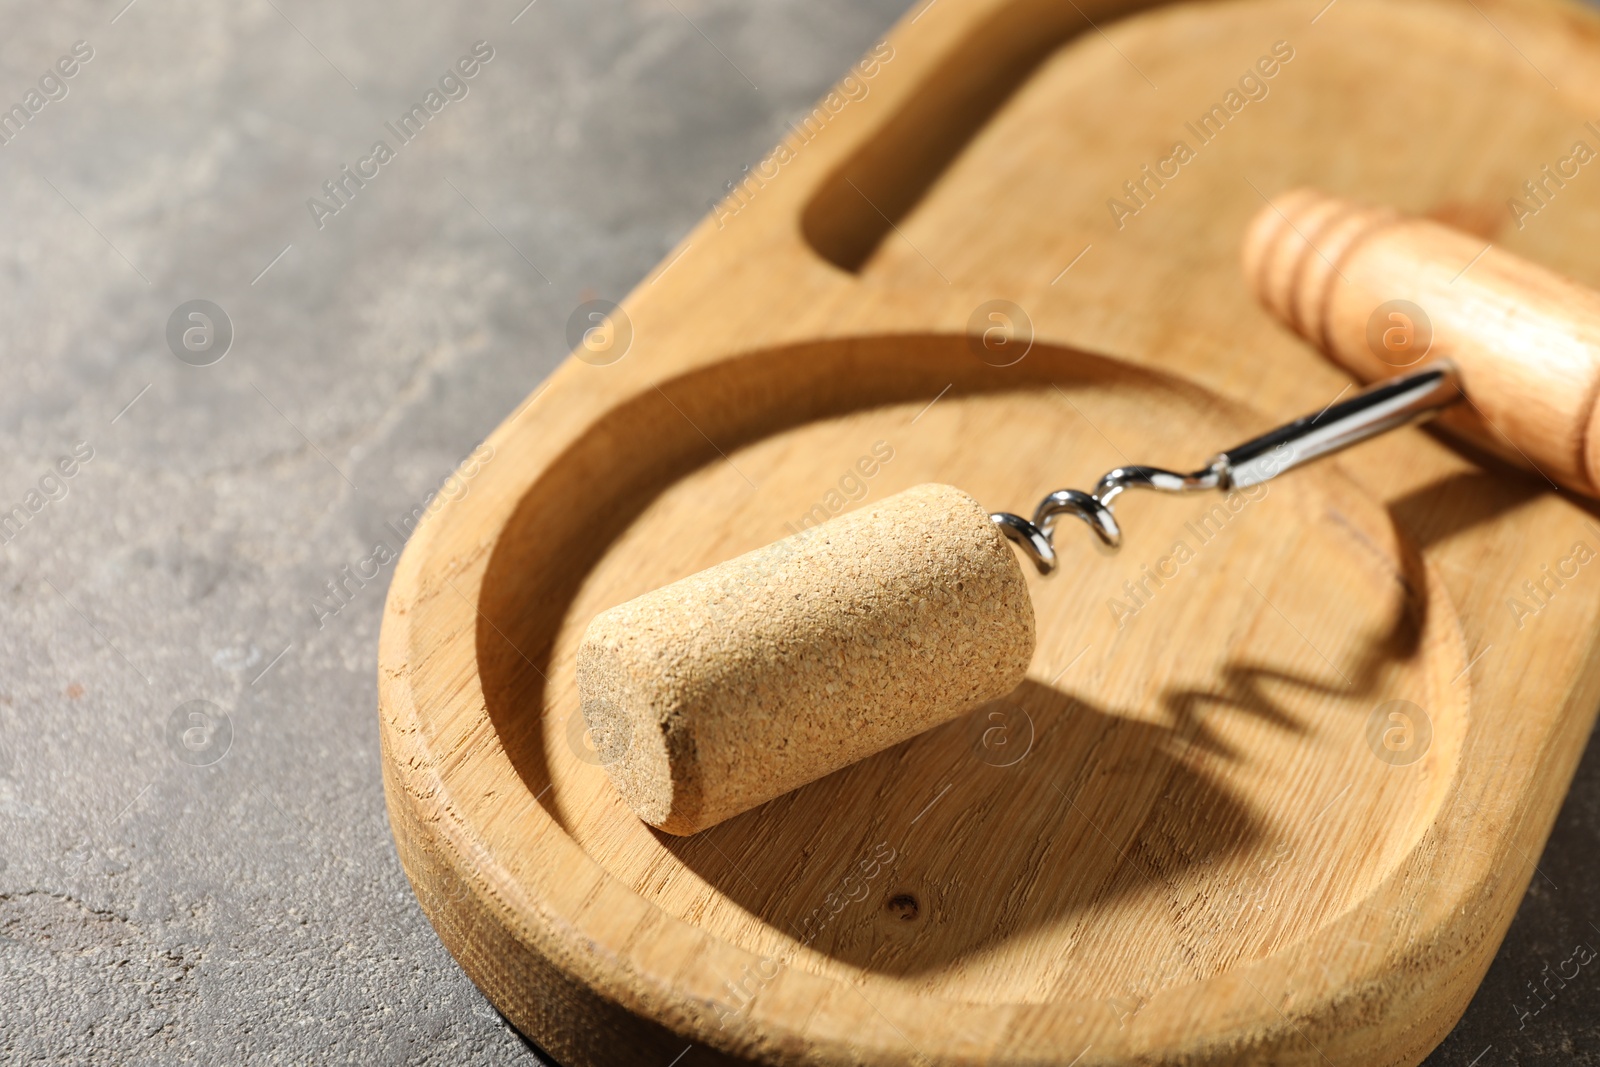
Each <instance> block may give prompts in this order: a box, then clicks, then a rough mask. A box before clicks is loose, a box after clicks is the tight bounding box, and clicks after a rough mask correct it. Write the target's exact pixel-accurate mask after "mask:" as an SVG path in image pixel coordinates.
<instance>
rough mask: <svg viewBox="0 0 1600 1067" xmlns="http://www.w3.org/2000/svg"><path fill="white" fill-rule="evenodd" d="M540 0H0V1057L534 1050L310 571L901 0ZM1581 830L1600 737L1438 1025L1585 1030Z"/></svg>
mask: <svg viewBox="0 0 1600 1067" xmlns="http://www.w3.org/2000/svg"><path fill="white" fill-rule="evenodd" d="M525 2H526V0H495V2H475V0H468V2H461V3H455V4H439V3H424V2H421V0H388V2H380V0H352V2H349V3H344V4H339V5H332V4H317V3H313V2H311V0H250V2H246V3H240V4H218V3H202V2H199V0H133V2H132V3H128V2H127V0H109V2H95V3H89V2H84V0H58V2H55V3H51V4H48V5H41V4H22V3H18V2H15V0H5V2H3V3H0V26H3V27H4V29H3V30H0V106H5V107H9V106H10V105H11V104H12V103H19V104H22V105H23V106H24V108H25V109H26V110H27V113H28V116H29V117H28V120H27V121H26V122H25V123H22V122H20V121H17V120H14V123H15V125H20V126H21V127H22V128H21V131H20V132H15V131H8V130H6V128H5V127H0V132H6V133H7V140H6V143H4V144H0V175H3V179H0V302H3V307H4V316H3V320H0V360H3V363H0V366H3V369H4V373H5V383H6V386H7V388H6V389H5V391H4V393H3V394H0V510H3V511H5V512H10V511H11V509H12V508H13V507H15V506H21V507H22V508H23V512H22V518H21V519H19V520H17V521H15V522H14V523H13V526H12V527H7V528H5V529H4V530H3V538H4V545H3V547H0V605H3V607H0V612H3V622H0V646H3V652H0V1062H6V1063H34V1062H85V1061H91V1060H93V1061H98V1062H114V1063H151V1064H156V1063H160V1064H169V1063H207V1064H210V1063H233V1062H287V1063H324V1062H327V1063H333V1062H356V1063H386V1064H387V1063H452V1064H454V1063H518V1062H520V1063H537V1062H548V1061H547V1060H545V1059H544V1058H543V1057H541V1055H540V1053H539V1052H538V1051H537V1050H536V1049H533V1048H532V1047H531V1046H530V1045H529V1044H528V1043H527V1042H525V1041H524V1040H523V1039H522V1038H521V1037H519V1036H518V1035H517V1034H516V1033H515V1032H514V1031H513V1030H512V1029H511V1028H510V1027H509V1026H507V1024H506V1023H505V1022H504V1021H503V1020H502V1019H501V1018H500V1017H499V1016H498V1015H497V1014H496V1012H495V1011H494V1010H493V1008H492V1007H490V1005H489V1004H488V1003H487V1002H486V1001H485V1000H484V998H483V997H482V995H481V994H479V993H478V992H477V990H476V989H475V988H474V987H473V986H472V984H471V983H470V982H469V981H468V980H467V979H466V977H465V976H464V975H463V974H462V972H461V971H460V970H459V969H458V968H457V967H456V966H455V964H454V962H453V961H452V960H451V958H450V956H449V955H448V953H446V952H445V950H444V949H443V948H442V947H441V945H440V943H439V941H438V939H437V938H436V937H435V936H434V933H433V931H432V929H431V928H430V927H429V925H428V923H427V921H426V920H425V919H424V917H423V916H422V914H421V912H420V911H419V910H418V907H417V904H416V902H415V900H414V898H413V897H412V894H411V891H410V889H409V887H408V885H407V883H406V880H405V876H404V875H403V873H402V872H401V870H400V867H399V864H398V862H397V861H396V858H395V853H394V848H393V845H392V843H391V841H390V837H389V828H388V824H387V820H386V817H385V813H384V806H383V793H382V787H381V783H380V776H379V766H378V746H377V725H376V716H375V712H374V709H375V704H376V693H375V666H376V643H377V632H378V623H379V617H380V612H381V607H382V601H383V595H384V587H385V584H386V582H387V580H388V577H389V573H390V571H391V570H392V567H389V566H382V567H381V568H380V573H379V574H378V575H376V576H374V577H372V578H371V579H370V580H368V581H366V582H365V583H364V584H361V583H358V582H349V583H346V585H345V588H346V589H348V590H350V593H349V594H348V595H347V597H346V598H345V599H344V600H343V601H340V600H331V599H329V598H328V595H327V592H326V590H327V583H328V582H330V581H335V582H337V581H340V580H342V579H343V578H344V576H345V575H346V574H347V573H349V572H348V571H347V570H346V568H349V569H350V570H352V571H359V570H361V568H362V566H363V563H364V561H367V560H369V559H370V558H371V557H372V555H373V549H374V546H375V545H378V544H385V545H390V546H393V547H396V548H397V547H398V542H399V536H398V533H397V530H399V529H403V528H404V526H405V520H406V518H407V517H408V516H411V515H413V514H414V512H415V509H416V508H418V506H419V505H420V502H421V501H422V500H423V498H424V496H425V495H426V494H427V493H428V492H429V491H430V490H431V489H433V488H434V487H435V486H437V485H438V484H439V483H440V481H441V480H442V479H443V478H444V477H445V476H446V475H447V474H448V473H449V471H450V470H451V469H452V467H453V466H454V465H455V464H456V462H457V461H458V460H459V459H460V457H462V456H463V455H465V454H467V453H468V452H469V451H470V450H471V449H472V447H473V446H474V444H475V443H476V442H477V441H478V440H479V439H480V438H481V437H482V436H483V434H485V433H486V432H487V431H488V430H489V429H491V428H492V427H493V426H494V425H496V424H497V423H498V422H499V421H500V420H501V419H502V418H503V417H504V416H505V415H506V414H507V413H508V412H509V411H510V410H511V409H512V408H513V407H514V406H515V404H516V403H517V402H518V400H519V399H520V398H521V397H523V396H524V395H525V394H526V393H528V392H529V391H530V390H531V389H533V388H534V387H535V386H536V385H537V383H538V382H539V381H540V380H541V379H542V378H543V377H545V376H546V375H547V374H548V373H549V372H550V371H551V369H552V368H553V367H554V366H555V365H556V363H557V362H558V361H559V360H560V359H561V358H562V356H563V355H564V354H565V352H566V349H567V347H568V346H567V342H566V322H567V318H568V316H569V314H570V313H571V312H572V311H573V309H574V308H576V306H577V305H578V304H579V303H581V302H583V301H584V300H588V299H592V298H594V297H597V296H598V297H611V298H616V297H620V296H621V295H622V294H623V293H625V292H626V291H627V290H628V289H629V288H630V287H631V286H632V285H633V283H634V282H635V281H637V280H638V279H639V278H641V277H642V276H643V275H644V274H645V273H646V272H647V271H648V270H649V269H650V268H651V267H652V266H653V265H654V264H655V263H656V262H658V261H659V260H660V258H661V257H662V256H663V255H664V254H665V253H666V251H667V250H668V249H670V248H671V247H672V246H673V245H674V243H675V242H676V241H677V240H678V239H679V238H680V237H681V236H682V235H683V234H684V233H686V232H687V230H688V229H689V228H690V227H691V226H692V225H693V223H694V222H695V221H696V219H697V218H698V217H700V216H701V215H702V214H703V213H704V211H705V208H706V204H707V202H708V200H709V199H710V198H712V197H713V196H714V195H716V193H717V192H718V191H719V190H720V188H721V187H722V185H723V183H724V182H725V181H726V180H728V179H729V178H731V177H733V176H734V175H736V174H737V173H738V172H739V168H740V167H741V166H742V165H744V164H747V163H754V162H755V161H757V160H758V159H759V158H760V157H761V156H762V155H763V154H764V153H765V151H766V149H767V148H768V147H770V146H771V145H772V144H774V143H775V142H776V141H777V139H778V137H779V136H780V134H781V132H782V130H783V126H784V123H785V121H786V120H787V119H790V118H792V117H794V116H796V115H798V114H799V113H801V112H802V111H803V110H804V109H805V108H807V107H808V106H809V105H810V103H811V102H812V101H813V100H814V98H816V97H817V96H818V95H820V93H821V92H822V91H823V90H824V89H825V88H826V87H827V85H828V84H829V83H830V82H831V81H832V80H833V79H834V78H835V77H836V76H838V74H839V73H841V72H842V71H843V70H844V68H845V67H846V66H847V65H848V64H849V63H850V62H852V61H853V60H854V59H855V58H857V57H858V56H859V55H860V54H861V53H863V52H864V51H865V50H866V49H867V48H868V47H869V46H870V44H871V43H872V41H873V40H874V39H875V38H876V37H877V36H878V35H880V34H881V33H882V32H883V31H884V30H885V29H886V28H887V27H888V25H889V24H890V23H891V22H892V21H893V20H894V18H896V17H897V16H898V15H899V14H900V13H901V10H902V8H903V6H904V0H810V2H803V0H766V2H763V3H759V4H740V3H737V2H735V0H587V2H580V0H536V2H534V3H529V4H527V5H526V6H524V4H525ZM80 41H81V42H85V44H83V45H80V46H78V49H77V52H76V54H75V53H74V45H75V44H76V43H77V42H80ZM480 41H481V42H484V44H483V45H480V46H479V55H478V57H477V60H478V61H477V62H476V64H475V65H474V64H472V63H469V64H468V66H469V67H470V68H472V69H473V70H474V74H473V76H472V77H471V78H461V79H459V80H457V81H449V82H447V83H446V87H445V91H446V92H447V93H448V94H449V98H448V99H445V100H444V101H443V103H444V106H443V108H442V109H441V110H440V111H439V113H438V114H436V115H434V116H433V118H432V120H431V121H430V122H429V123H428V124H427V125H426V127H425V128H424V129H423V130H422V132H421V133H420V134H418V135H417V136H416V137H415V138H414V139H412V140H411V141H409V142H408V143H405V144H403V145H400V146H399V147H398V148H396V149H395V151H394V153H393V158H391V159H387V160H382V161H373V162H370V163H363V162H362V160H364V159H370V158H371V154H370V148H371V146H372V144H373V143H374V142H375V141H376V140H378V139H380V138H382V137H384V130H385V127H384V123H385V122H386V121H390V120H393V119H396V118H397V117H398V116H399V114H400V113H401V112H403V111H404V110H405V108H406V106H408V105H409V104H410V103H411V102H412V101H413V100H414V99H416V98H417V97H419V96H420V95H421V94H423V93H425V92H426V91H427V90H428V89H429V88H430V87H432V86H435V85H437V84H439V82H440V79H441V76H442V75H444V74H445V73H446V72H447V71H448V70H449V69H450V68H451V66H452V65H453V64H455V63H456V61H457V60H458V59H459V58H461V57H463V56H466V55H469V54H470V53H471V51H472V48H473V46H474V44H475V43H476V42H480ZM58 61H60V66H59V67H58V66H57V63H58ZM69 70H70V71H71V74H70V76H67V75H66V74H65V73H64V72H65V71H69ZM30 92H35V93H36V94H37V95H35V96H33V97H29V95H28V94H29V93H30ZM13 133H14V136H13V135H12V134H13ZM345 165H349V166H351V167H357V166H361V167H363V168H364V169H365V170H366V173H368V174H369V175H370V177H369V178H368V179H367V181H366V182H365V184H364V185H363V186H362V187H360V188H359V189H356V190H355V193H354V195H352V196H350V197H349V198H348V199H347V201H346V202H345V203H344V205H343V206H342V207H340V209H339V210H338V211H337V212H336V213H322V217H320V218H313V215H312V212H311V211H310V210H309V209H308V207H307V200H308V198H310V197H313V196H319V195H322V193H321V187H322V185H323V183H324V182H325V181H329V180H333V179H337V178H340V177H342V171H341V168H342V167H343V166H345ZM373 167H376V168H377V169H376V173H375V174H374V173H373V171H372V168H373ZM349 188H354V185H353V184H352V185H351V186H349ZM328 202H329V203H330V204H331V203H332V202H331V201H328ZM319 223H320V225H319ZM196 298H204V299H207V300H210V301H213V302H214V303H215V304H216V305H217V306H218V307H220V308H221V310H222V312H223V313H224V314H225V316H226V318H225V319H222V318H220V317H219V316H217V315H216V314H215V313H214V312H213V313H212V314H211V317H210V323H211V325H210V327H209V332H208V327H207V325H206V320H203V319H190V318H188V317H187V312H188V310H190V309H185V313H184V315H183V316H180V321H179V324H178V325H179V328H178V329H177V330H176V331H174V336H175V337H176V338H177V339H178V340H179V344H178V345H177V349H178V350H179V351H183V352H185V354H186V355H187V357H188V362H187V363H186V362H184V361H180V360H179V359H178V358H176V357H175V355H174V352H173V350H171V349H170V348H169V339H168V333H169V331H168V323H169V319H170V318H172V316H173V314H174V312H175V311H176V310H177V309H178V308H179V307H180V305H182V304H185V303H186V302H187V301H190V300H193V299H196ZM230 325H231V334H232V336H231V339H229V338H227V336H226V335H227V333H228V332H229V329H230ZM186 329H188V330H192V331H196V332H192V333H190V334H189V335H188V341H189V345H190V347H189V348H185V347H184V345H183V343H182V340H183V334H184V331H185V330H186ZM224 342H226V343H227V346H228V347H227V351H226V354H225V356H224V358H221V359H220V360H218V361H216V362H211V363H209V365H205V366H197V365H192V364H201V363H206V362H207V361H208V360H210V359H211V358H212V357H213V356H215V355H217V354H218V352H219V350H220V347H221V345H222V344H223V343H224ZM366 567H367V572H368V573H371V567H372V564H366ZM334 608H337V609H338V610H337V611H335V610H333V609H334ZM196 702H198V703H196ZM1597 846H1600V751H1596V750H1595V748H1594V747H1593V746H1591V751H1590V752H1589V753H1588V756H1587V758H1586V759H1585V761H1584V763H1583V768H1582V770H1581V771H1580V772H1579V777H1578V781H1577V784H1576V785H1575V787H1574V789H1573V792H1572V795H1571V796H1570V798H1569V799H1568V801H1567V804H1566V807H1565V808H1564V810H1563V812H1562V814H1561V817H1560V821H1559V823H1558V825H1557V828H1556V832H1555V835H1554V837H1553V838H1552V840H1551V843H1550V846H1549V848H1548V849H1547V850H1546V853H1545V855H1544V856H1543V858H1542V859H1541V860H1540V863H1539V874H1538V875H1537V876H1535V878H1534V881H1533V885H1532V888H1531V889H1530V891H1529V894H1528V897H1527V899H1526V902H1525V903H1524V904H1523V906H1522V910H1521V912H1520V914H1519V915H1518V918H1517V921H1516V924H1515V925H1514V926H1513V927H1512V930H1511V933H1510V935H1509V937H1508V938H1507V941H1506V944H1505V946H1504V948H1503V949H1502V950H1501V952H1500V956H1499V959H1498V960H1497V962H1496V963H1495V965H1494V968H1493V969H1492V971H1491V972H1490V975H1489V978H1488V981H1487V982H1486V984H1485V985H1484V987H1483V990H1482V992H1481V993H1480V994H1479V996H1478V998H1477V999H1476V1001H1475V1002H1474V1003H1473V1006H1472V1008H1471V1009H1470V1011H1469V1012H1468V1014H1467V1016H1466V1018H1465V1020H1464V1021H1463V1022H1462V1023H1461V1025H1460V1026H1459V1028H1458V1029H1457V1031H1456V1032H1455V1033H1454V1034H1453V1035H1452V1036H1451V1037H1450V1038H1449V1039H1448V1040H1447V1041H1446V1042H1445V1044H1444V1045H1443V1047H1442V1048H1441V1049H1440V1050H1439V1051H1438V1052H1437V1053H1435V1054H1434V1056H1433V1057H1432V1058H1431V1059H1430V1061H1429V1062H1430V1063H1431V1064H1437V1065H1441V1067H1467V1065H1469V1064H1473V1065H1476V1067H1493V1065H1497V1064H1557V1063H1561V1064H1566V1063H1586V1064H1589V1063H1600V1021H1597V1017H1600V979H1597V978H1596V976H1595V974H1594V973H1593V971H1592V970H1585V971H1584V972H1583V973H1582V974H1581V975H1580V977H1579V978H1578V979H1576V980H1574V981H1572V982H1570V983H1568V984H1567V985H1566V987H1565V988H1562V989H1560V990H1559V991H1558V992H1557V993H1556V995H1555V996H1554V998H1553V999H1550V998H1548V997H1547V998H1546V1000H1548V1004H1547V1006H1544V1007H1543V1008H1542V1009H1541V1010H1540V1011H1539V1012H1538V1014H1536V1015H1535V1014H1532V1012H1531V1009H1532V1008H1534V1007H1537V1006H1538V1005H1539V1004H1541V1003H1543V1001H1538V1000H1534V999H1533V998H1532V994H1531V986H1532V985H1536V984H1538V983H1539V982H1541V980H1542V969H1543V968H1544V966H1545V965H1546V964H1547V963H1548V964H1552V965H1554V964H1555V963H1556V962H1558V961H1560V960H1562V959H1565V958H1567V957H1568V956H1569V955H1570V954H1571V948H1572V946H1573V944H1574V943H1575V942H1579V941H1585V940H1587V941H1590V942H1591V943H1594V944H1600V931H1597V930H1596V928H1595V927H1594V926H1593V925H1592V923H1593V922H1595V921H1600V910H1597V909H1596V908H1595V907H1594V906H1593V901H1594V899H1595V894H1594V888H1593V887H1594V885H1595V880H1596V877H1597V875H1600V847H1597ZM662 1067H665V1065H662Z"/></svg>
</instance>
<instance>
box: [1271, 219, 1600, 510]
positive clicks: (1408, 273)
mask: <svg viewBox="0 0 1600 1067" xmlns="http://www.w3.org/2000/svg"><path fill="white" fill-rule="evenodd" d="M1243 254H1244V272H1245V278H1246V280H1247V283H1248V284H1249V285H1250V286H1251V287H1252V288H1253V289H1254V291H1255V294H1256V296H1257V298H1258V299H1260V301H1261V302H1262V303H1263V304H1264V305H1266V307H1267V308H1269V309H1270V310H1271V311H1272V312H1273V313H1274V314H1276V315H1277V316H1278V317H1279V318H1280V319H1281V320H1283V321H1284V322H1285V323H1287V324H1289V325H1290V326H1292V327H1294V329H1295V330H1297V331H1298V332H1299V333H1300V334H1301V336H1303V337H1305V338H1306V339H1307V340H1308V341H1310V342H1312V343H1313V344H1315V345H1317V346H1318V347H1319V348H1321V350H1322V351H1323V353H1324V354H1326V355H1327V356H1328V357H1329V358H1331V359H1333V360H1334V361H1335V362H1336V363H1338V364H1339V365H1340V366H1342V367H1344V368H1345V369H1346V370H1348V371H1350V373H1352V374H1354V375H1355V376H1356V377H1357V378H1358V379H1360V380H1361V381H1363V382H1370V381H1375V380H1377V379H1381V378H1389V377H1392V376H1394V375H1396V374H1400V373H1404V372H1405V371H1407V370H1409V369H1415V368H1416V367H1418V366H1420V365H1422V364H1423V363H1426V362H1427V361H1429V360H1433V359H1440V358H1448V359H1451V360H1453V361H1454V362H1455V364H1456V366H1457V367H1458V368H1459V370H1460V373H1461V382H1462V388H1463V391H1464V392H1465V394H1466V397H1467V399H1468V400H1469V401H1470V403H1468V404H1463V405H1458V407H1457V408H1456V409H1455V410H1453V411H1451V412H1449V413H1448V414H1447V415H1446V416H1444V417H1443V418H1442V419H1441V422H1442V423H1443V424H1444V425H1446V426H1447V427H1449V428H1450V429H1452V430H1454V431H1457V432H1460V433H1463V434H1465V435H1467V436H1470V437H1471V438H1472V439H1473V440H1474V441H1475V442H1476V443H1478V444H1480V445H1483V446H1485V447H1487V448H1489V449H1491V450H1493V451H1495V452H1496V453H1498V454H1500V455H1503V456H1505V457H1506V458H1508V459H1510V460H1511V461H1513V462H1516V463H1520V464H1522V465H1524V466H1530V465H1531V466H1533V467H1535V468H1536V469H1537V470H1538V471H1540V472H1541V473H1543V474H1544V475H1546V476H1547V477H1549V478H1551V479H1552V480H1554V481H1557V482H1559V483H1561V484H1562V485H1565V486H1566V487H1568V488H1570V489H1574V490H1576V491H1578V492H1581V493H1584V494H1586V495H1588V496H1600V427H1596V422H1597V421H1600V420H1597V413H1596V410H1595V408H1596V403H1595V401H1596V396H1597V391H1600V293H1596V292H1595V291H1594V290H1592V289H1589V288H1586V287H1585V286H1582V285H1579V284H1577V283H1576V282H1574V281H1571V280H1570V279H1568V278H1565V277H1563V276H1561V275H1559V274H1557V273H1555V272H1554V271H1551V270H1548V269H1546V268H1544V267H1540V266H1538V265H1537V264H1534V263H1530V262H1528V261H1527V260H1525V259H1521V258H1519V257H1517V256H1514V255H1512V254H1510V253H1508V252H1505V251H1503V250H1501V249H1499V248H1495V247H1493V246H1488V245H1487V243H1486V242H1485V241H1484V239H1483V238H1481V237H1474V236H1471V235H1469V234H1465V233H1462V232H1460V231H1459V230H1455V229H1451V228H1450V227H1448V226H1444V225H1441V224H1439V223H1437V222H1432V221H1429V220H1427V219H1421V218H1414V217H1409V216H1406V215H1402V214H1400V213H1399V212H1397V211H1394V210H1392V209H1389V208H1381V207H1370V206H1366V205H1362V204H1356V203H1352V202H1350V201H1347V200H1342V199H1339V198H1337V197H1333V196H1329V195H1327V194H1325V193H1320V192H1317V191H1315V190H1312V189H1297V190H1295V191H1293V192H1290V193H1286V194H1284V195H1283V196H1281V197H1279V198H1277V199H1276V200H1274V201H1273V202H1272V203H1271V204H1270V205H1268V206H1267V207H1265V208H1263V209H1262V210H1261V212H1260V213H1259V214H1258V215H1257V216H1256V217H1255V219H1254V221H1252V223H1251V224H1250V228H1249V231H1248V232H1247V234H1246V236H1245V241H1244V249H1243Z"/></svg>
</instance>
